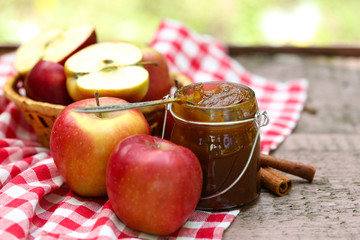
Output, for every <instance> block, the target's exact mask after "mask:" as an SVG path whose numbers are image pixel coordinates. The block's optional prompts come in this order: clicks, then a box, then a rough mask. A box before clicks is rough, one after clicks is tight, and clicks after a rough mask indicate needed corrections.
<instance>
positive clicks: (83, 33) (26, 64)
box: [14, 24, 97, 76]
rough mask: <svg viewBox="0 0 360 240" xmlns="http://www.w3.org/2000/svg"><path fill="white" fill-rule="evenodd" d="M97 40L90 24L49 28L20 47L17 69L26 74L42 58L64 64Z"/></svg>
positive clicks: (16, 63)
mask: <svg viewBox="0 0 360 240" xmlns="http://www.w3.org/2000/svg"><path fill="white" fill-rule="evenodd" d="M96 42H97V37H96V33H95V28H94V27H93V26H91V25H88V24H84V25H79V26H75V27H72V28H69V29H66V30H64V29H51V30H47V31H44V32H41V33H40V34H39V35H38V36H36V37H35V38H33V39H32V40H30V41H29V42H26V43H24V44H22V45H21V46H20V47H19V48H18V50H17V51H16V55H15V61H14V66H15V69H16V71H17V72H18V73H19V74H20V75H23V76H24V75H26V74H28V73H29V72H30V70H31V69H32V68H33V67H34V66H35V64H36V63H37V62H39V61H40V60H47V61H52V62H56V63H60V64H62V65H63V64H64V63H65V61H66V60H67V59H68V58H69V57H70V56H71V55H72V54H74V53H75V52H77V51H79V50H80V49H82V48H84V47H87V46H89V45H91V44H94V43H96Z"/></svg>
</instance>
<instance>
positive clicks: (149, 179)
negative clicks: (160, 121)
mask: <svg viewBox="0 0 360 240" xmlns="http://www.w3.org/2000/svg"><path fill="white" fill-rule="evenodd" d="M106 186H107V191H108V196H109V200H110V203H111V206H112V207H113V209H114V211H115V214H116V215H117V216H118V218H119V219H120V220H121V221H122V222H123V223H125V224H126V225H127V226H129V227H130V228H133V229H135V230H138V231H143V232H147V233H151V234H158V235H168V234H171V233H173V232H175V231H176V230H177V229H179V228H180V227H181V226H182V225H183V224H184V223H185V221H186V220H187V219H188V217H189V216H190V214H191V213H192V212H193V211H194V209H195V207H196V205H197V203H198V201H199V199H200V194H201V188H202V171H201V166H200V163H199V160H198V159H197V157H196V156H195V154H194V153H193V152H191V151H190V150H189V149H188V148H185V147H182V146H179V145H175V144H174V143H172V142H170V141H167V140H163V139H161V138H156V137H153V136H149V135H135V136H131V137H128V138H126V139H125V140H123V141H121V142H120V143H119V144H118V145H117V146H116V148H115V149H114V151H113V153H112V154H111V157H110V160H109V164H108V169H107V173H106Z"/></svg>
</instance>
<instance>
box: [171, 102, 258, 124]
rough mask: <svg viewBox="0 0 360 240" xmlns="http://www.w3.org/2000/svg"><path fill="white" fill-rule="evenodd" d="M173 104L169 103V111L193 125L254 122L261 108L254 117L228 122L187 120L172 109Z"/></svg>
mask: <svg viewBox="0 0 360 240" xmlns="http://www.w3.org/2000/svg"><path fill="white" fill-rule="evenodd" d="M172 105H173V103H170V104H169V107H168V109H169V111H170V113H171V115H172V116H173V117H174V118H175V119H176V120H179V121H182V122H184V123H186V124H192V125H198V126H199V125H201V126H214V127H215V126H233V125H236V124H242V123H248V122H253V121H256V120H257V116H258V115H259V110H257V111H256V113H255V116H254V117H252V118H247V119H241V120H235V121H226V122H203V121H202V122H200V121H193V120H186V119H184V118H181V117H179V116H178V115H176V113H174V111H173V110H172Z"/></svg>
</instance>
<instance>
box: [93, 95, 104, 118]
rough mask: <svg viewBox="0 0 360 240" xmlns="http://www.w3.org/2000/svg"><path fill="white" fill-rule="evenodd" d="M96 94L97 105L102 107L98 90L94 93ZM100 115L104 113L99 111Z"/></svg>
mask: <svg viewBox="0 0 360 240" xmlns="http://www.w3.org/2000/svg"><path fill="white" fill-rule="evenodd" d="M94 95H95V101H96V105H97V106H98V107H100V100H99V91H96V92H95V93H94ZM99 117H100V118H102V113H99Z"/></svg>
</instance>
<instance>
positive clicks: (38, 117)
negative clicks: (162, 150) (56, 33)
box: [3, 73, 191, 147]
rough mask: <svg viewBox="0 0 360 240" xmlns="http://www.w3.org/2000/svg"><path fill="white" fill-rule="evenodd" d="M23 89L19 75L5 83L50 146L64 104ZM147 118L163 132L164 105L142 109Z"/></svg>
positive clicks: (182, 80)
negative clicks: (38, 97)
mask: <svg viewBox="0 0 360 240" xmlns="http://www.w3.org/2000/svg"><path fill="white" fill-rule="evenodd" d="M171 79H172V80H173V81H174V84H175V80H176V81H177V83H178V86H179V87H182V86H185V85H188V84H190V83H191V81H190V80H189V79H188V78H187V77H185V76H184V75H181V74H175V73H172V74H171ZM22 89H23V78H21V77H19V76H13V77H10V78H9V79H8V80H7V81H6V83H5V85H4V88H3V90H4V93H5V96H6V97H7V98H8V99H9V100H10V101H13V102H14V103H15V105H16V106H17V107H18V108H19V109H20V111H21V113H22V115H23V116H24V117H25V119H26V121H27V122H28V123H29V124H31V125H32V127H33V128H34V130H35V132H36V135H37V137H38V141H39V142H40V143H41V144H42V145H43V146H45V147H49V140H50V133H51V129H52V126H53V124H54V122H55V119H56V117H57V116H58V115H59V113H60V112H61V111H62V110H63V109H64V108H65V106H64V105H58V104H50V103H46V102H39V101H34V100H32V99H30V98H27V97H25V96H23V95H21V94H20V92H21V90H22ZM140 110H141V111H142V113H143V114H144V116H145V118H146V119H147V121H148V123H149V125H150V128H151V133H152V135H157V136H159V134H161V128H160V126H161V123H162V120H163V116H164V115H163V114H164V106H161V105H160V106H155V107H147V108H142V109H140Z"/></svg>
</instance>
